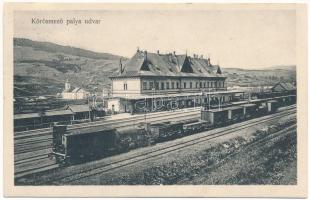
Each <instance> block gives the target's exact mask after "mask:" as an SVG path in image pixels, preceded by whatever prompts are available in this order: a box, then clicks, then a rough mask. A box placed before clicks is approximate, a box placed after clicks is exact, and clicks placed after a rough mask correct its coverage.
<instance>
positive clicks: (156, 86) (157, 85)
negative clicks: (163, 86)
mask: <svg viewBox="0 0 310 200" xmlns="http://www.w3.org/2000/svg"><path fill="white" fill-rule="evenodd" d="M155 89H156V90H159V83H158V82H155Z"/></svg>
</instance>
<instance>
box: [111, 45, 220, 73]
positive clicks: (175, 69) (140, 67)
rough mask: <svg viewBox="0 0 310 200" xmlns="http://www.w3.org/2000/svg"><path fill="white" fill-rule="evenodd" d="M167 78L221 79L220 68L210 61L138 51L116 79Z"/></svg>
mask: <svg viewBox="0 0 310 200" xmlns="http://www.w3.org/2000/svg"><path fill="white" fill-rule="evenodd" d="M135 76H157V77H158V76H168V77H222V78H225V76H223V75H222V71H221V68H220V67H219V66H218V65H212V64H211V63H210V59H204V58H202V57H198V55H195V56H194V57H190V56H188V55H186V54H184V55H176V54H175V53H168V54H160V53H149V52H147V51H140V50H138V51H137V52H136V54H135V55H134V56H133V57H132V58H131V59H130V60H129V61H128V62H127V63H126V64H125V65H124V66H122V65H121V67H120V69H119V71H118V75H116V76H113V77H111V78H116V77H135Z"/></svg>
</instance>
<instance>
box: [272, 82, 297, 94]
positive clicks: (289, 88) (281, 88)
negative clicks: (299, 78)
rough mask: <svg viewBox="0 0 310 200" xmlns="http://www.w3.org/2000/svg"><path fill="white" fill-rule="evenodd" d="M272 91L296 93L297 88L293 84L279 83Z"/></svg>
mask: <svg viewBox="0 0 310 200" xmlns="http://www.w3.org/2000/svg"><path fill="white" fill-rule="evenodd" d="M271 90H272V91H276V92H282V91H294V90H296V87H295V86H294V85H293V84H292V83H283V82H282V83H277V84H275V85H274V86H273V87H272V88H271Z"/></svg>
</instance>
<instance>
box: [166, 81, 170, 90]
mask: <svg viewBox="0 0 310 200" xmlns="http://www.w3.org/2000/svg"><path fill="white" fill-rule="evenodd" d="M166 88H167V90H169V88H170V83H169V82H167V83H166Z"/></svg>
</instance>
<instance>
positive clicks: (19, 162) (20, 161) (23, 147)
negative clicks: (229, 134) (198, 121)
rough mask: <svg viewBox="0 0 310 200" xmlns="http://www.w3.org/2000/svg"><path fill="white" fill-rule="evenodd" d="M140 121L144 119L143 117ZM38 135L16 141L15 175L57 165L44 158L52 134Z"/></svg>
mask: <svg viewBox="0 0 310 200" xmlns="http://www.w3.org/2000/svg"><path fill="white" fill-rule="evenodd" d="M192 112H193V111H192ZM192 112H186V113H179V114H178V115H173V116H171V114H170V115H169V116H168V115H166V116H163V117H161V118H158V117H156V116H155V117H152V118H150V117H149V119H148V122H165V121H169V120H171V119H174V118H175V117H178V119H180V120H184V119H192V118H199V116H200V114H199V113H195V112H196V111H194V113H192ZM142 121H144V118H143V120H142ZM142 121H137V120H135V124H137V123H139V122H142ZM113 125H114V126H113ZM113 125H111V124H110V126H111V127H113V128H122V127H127V126H130V125H133V124H132V120H130V121H129V122H128V121H127V123H125V122H120V121H118V122H113ZM96 126H97V125H96ZM74 129H78V127H74ZM40 137H41V138H40V139H37V140H33V138H30V139H27V140H25V139H23V142H24V143H19V142H17V143H16V144H15V145H14V154H15V155H14V166H15V175H16V177H19V176H24V175H26V174H31V173H35V172H39V171H41V170H40V166H44V167H45V166H46V163H48V164H49V165H48V166H49V168H48V169H52V168H57V167H58V164H56V163H55V161H52V160H46V159H47V156H48V154H49V153H50V152H51V147H52V135H51V134H50V135H49V136H43V139H42V136H40ZM29 140H30V141H29ZM25 141H26V143H25ZM42 152H43V153H42ZM31 166H32V168H33V170H32V169H31ZM43 169H44V170H45V169H46V168H43Z"/></svg>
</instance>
